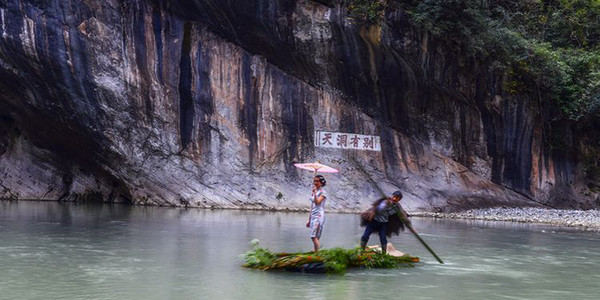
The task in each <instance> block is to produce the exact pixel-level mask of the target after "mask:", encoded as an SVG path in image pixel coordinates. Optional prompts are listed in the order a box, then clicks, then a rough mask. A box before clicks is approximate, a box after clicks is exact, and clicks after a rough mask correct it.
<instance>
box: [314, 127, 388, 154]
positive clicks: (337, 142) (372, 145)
mask: <svg viewBox="0 0 600 300" xmlns="http://www.w3.org/2000/svg"><path fill="white" fill-rule="evenodd" d="M315 146H316V147H325V148H338V149H354V150H371V151H381V144H380V138H379V136H376V135H364V134H356V133H342V132H331V131H320V130H316V131H315Z"/></svg>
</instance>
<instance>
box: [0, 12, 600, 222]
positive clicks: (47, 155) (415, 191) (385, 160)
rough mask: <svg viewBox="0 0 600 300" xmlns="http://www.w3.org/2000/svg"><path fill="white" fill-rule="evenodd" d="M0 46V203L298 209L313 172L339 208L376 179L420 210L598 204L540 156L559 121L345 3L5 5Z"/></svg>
mask: <svg viewBox="0 0 600 300" xmlns="http://www.w3.org/2000/svg"><path fill="white" fill-rule="evenodd" d="M0 34H1V36H0V197H1V198H8V199H47V200H61V201H103V202H125V203H134V204H147V205H173V206H179V205H181V206H193V207H228V208H264V209H303V208H306V207H308V200H307V197H308V195H309V192H310V184H311V174H310V172H307V171H303V170H298V169H296V168H294V167H293V163H295V162H307V161H315V160H320V161H321V162H323V163H326V164H329V165H332V166H333V167H336V168H339V169H340V170H341V173H340V174H337V175H328V176H326V177H327V179H328V185H327V189H328V191H329V194H330V198H331V199H330V201H329V204H328V206H329V208H330V209H336V210H357V209H360V208H362V207H366V206H367V205H368V204H369V203H370V202H371V201H372V200H373V199H374V198H376V197H377V196H378V192H377V189H376V188H375V187H374V185H373V183H372V182H371V181H370V179H369V176H370V177H372V178H373V179H374V180H375V181H376V182H377V184H378V185H380V186H381V187H382V188H383V189H384V190H385V191H386V192H392V191H393V190H396V189H402V190H404V191H405V195H406V197H405V199H406V200H405V203H406V206H407V208H408V210H413V211H416V210H422V211H447V210H455V209H460V208H465V207H478V206H499V205H511V206H513V205H515V206H522V205H542V204H543V205H549V206H553V207H576V208H588V207H594V206H596V205H597V203H596V202H595V201H596V200H595V199H596V198H595V197H596V194H593V193H591V192H589V191H588V190H587V188H586V187H585V184H584V182H583V180H582V179H581V177H582V170H581V165H580V162H579V160H578V158H577V155H576V154H572V153H571V154H565V153H560V154H556V153H553V152H551V151H549V150H548V149H546V148H547V147H546V146H545V144H544V136H543V132H544V130H543V129H544V128H543V126H544V124H546V123H547V120H545V119H544V114H543V112H544V110H546V109H552V108H545V107H542V105H541V104H540V102H539V101H534V100H532V99H525V98H519V97H515V96H511V97H509V96H507V95H505V94H504V93H503V91H502V88H501V85H502V80H503V79H502V77H501V76H500V75H495V74H490V73H489V71H488V68H487V67H486V65H485V62H479V61H474V60H472V59H469V58H468V57H463V56H461V55H460V53H457V52H456V51H453V50H452V49H449V48H447V47H446V46H447V44H445V43H444V42H443V41H437V40H433V39H431V38H430V37H429V36H428V35H427V33H426V32H421V31H419V30H416V29H415V28H413V27H412V26H411V25H410V23H409V22H408V20H407V18H406V16H405V15H404V13H403V11H402V10H400V9H388V10H387V11H386V12H385V16H384V22H383V23H382V24H381V25H378V26H361V25H358V24H353V23H352V22H351V20H350V19H348V18H347V12H346V8H345V6H344V5H343V3H341V1H336V0H329V1H325V0H321V1H309V0H256V1H246V0H231V1H220V0H198V1H190V0H179V1H166V0H164V1H163V0H155V1H150V0H146V1H144V0H133V1H117V0H108V1H35V0H20V1H17V0H8V1H4V2H2V3H0ZM562 128H563V129H564V130H565V132H566V134H567V135H576V133H575V132H574V130H573V129H572V128H571V127H570V126H569V125H565V126H564V127H562ZM315 130H325V131H334V132H349V133H359V134H367V135H378V136H380V137H381V148H382V151H381V152H373V151H357V150H340V149H327V148H318V147H315V146H314V145H313V138H314V136H313V135H314V131H315ZM574 140H575V139H574ZM364 171H366V172H368V174H369V175H368V176H367V175H366V174H365V172H364Z"/></svg>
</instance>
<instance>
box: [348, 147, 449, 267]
mask: <svg viewBox="0 0 600 300" xmlns="http://www.w3.org/2000/svg"><path fill="white" fill-rule="evenodd" d="M352 160H353V161H354V164H355V165H356V166H357V167H358V169H359V170H360V171H361V172H362V173H364V174H365V175H366V176H367V178H368V179H369V181H370V182H371V184H373V185H374V186H375V188H377V190H378V191H379V193H380V194H381V196H382V197H386V198H387V196H386V195H385V193H384V192H383V190H382V189H381V188H380V187H379V184H377V182H375V180H373V178H371V175H369V173H367V171H366V170H365V169H363V167H362V165H361V164H360V163H359V162H358V161H357V160H356V159H354V158H352ZM402 221H403V222H404V224H407V227H408V229H409V230H410V232H412V234H413V235H414V236H415V237H416V238H417V239H418V240H419V242H421V244H423V246H425V248H427V250H428V251H429V253H431V255H433V257H435V259H437V261H438V262H439V263H440V264H443V263H444V262H443V261H442V259H441V258H439V256H437V254H435V252H433V249H431V247H429V245H427V243H425V241H424V240H423V239H422V238H421V236H419V234H418V233H417V231H416V230H415V229H414V228H412V225H408V224H410V223H408V222H407V221H408V220H402Z"/></svg>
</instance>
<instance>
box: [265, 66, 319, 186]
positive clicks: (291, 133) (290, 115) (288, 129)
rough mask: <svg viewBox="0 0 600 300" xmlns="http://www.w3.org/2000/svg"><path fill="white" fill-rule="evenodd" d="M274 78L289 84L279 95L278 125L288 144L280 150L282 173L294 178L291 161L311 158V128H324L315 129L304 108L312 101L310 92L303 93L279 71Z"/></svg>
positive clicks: (297, 84)
mask: <svg viewBox="0 0 600 300" xmlns="http://www.w3.org/2000/svg"><path fill="white" fill-rule="evenodd" d="M276 80H277V83H276V84H277V85H281V86H287V87H289V88H286V89H283V90H282V91H281V93H282V94H281V95H280V99H281V102H282V103H281V107H282V111H281V119H282V120H281V125H282V129H283V136H285V137H286V139H287V141H288V145H287V146H286V148H285V150H284V151H283V165H284V167H285V170H286V176H288V177H289V178H296V177H297V171H298V169H297V168H296V167H294V165H293V163H296V162H304V161H305V160H306V159H308V158H312V156H313V152H312V151H313V150H314V147H313V146H312V145H313V138H314V136H313V135H314V130H318V129H324V128H315V126H314V124H313V119H312V117H311V113H310V111H309V110H308V107H309V106H311V105H314V104H313V103H316V100H315V99H314V95H312V94H310V93H308V94H307V92H306V91H305V89H304V88H303V87H302V84H300V83H299V82H298V81H295V80H291V79H290V78H289V77H288V76H286V75H283V73H282V72H281V73H278V76H277V77H276ZM316 109H319V108H316Z"/></svg>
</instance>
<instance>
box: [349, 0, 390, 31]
mask: <svg viewBox="0 0 600 300" xmlns="http://www.w3.org/2000/svg"><path fill="white" fill-rule="evenodd" d="M346 8H347V10H348V17H349V18H350V19H352V20H353V21H354V22H356V23H359V24H367V25H368V24H378V23H379V22H380V21H381V14H382V13H383V9H384V5H383V3H382V2H381V1H380V0H349V1H348V2H347V6H346Z"/></svg>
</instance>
